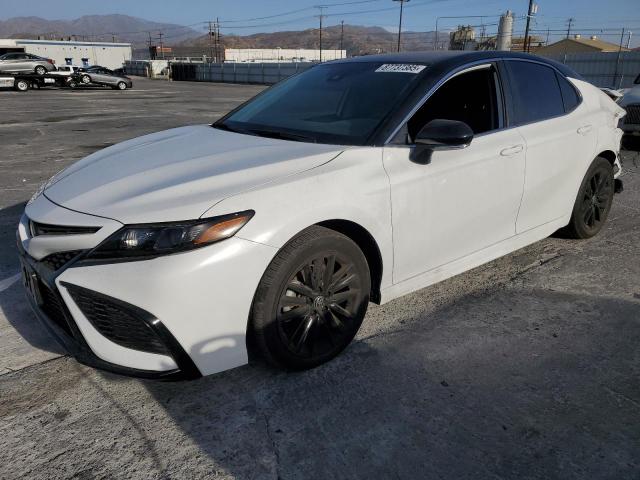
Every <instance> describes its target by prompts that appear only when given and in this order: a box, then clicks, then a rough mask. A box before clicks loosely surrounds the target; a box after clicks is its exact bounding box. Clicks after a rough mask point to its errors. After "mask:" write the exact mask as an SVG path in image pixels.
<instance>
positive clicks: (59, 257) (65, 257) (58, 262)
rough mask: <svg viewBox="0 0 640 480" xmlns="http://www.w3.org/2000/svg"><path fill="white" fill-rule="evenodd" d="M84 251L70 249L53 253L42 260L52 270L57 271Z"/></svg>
mask: <svg viewBox="0 0 640 480" xmlns="http://www.w3.org/2000/svg"><path fill="white" fill-rule="evenodd" d="M83 251H84V250H70V251H68V252H57V253H52V254H51V255H47V256H46V257H44V258H43V259H42V260H40V261H41V262H42V263H44V264H45V265H46V266H47V267H49V268H50V269H51V270H54V271H55V270H58V269H60V268H62V267H64V266H65V265H66V264H67V263H68V262H70V261H71V260H72V259H74V258H75V257H77V256H78V255H80V254H81V253H82V252H83Z"/></svg>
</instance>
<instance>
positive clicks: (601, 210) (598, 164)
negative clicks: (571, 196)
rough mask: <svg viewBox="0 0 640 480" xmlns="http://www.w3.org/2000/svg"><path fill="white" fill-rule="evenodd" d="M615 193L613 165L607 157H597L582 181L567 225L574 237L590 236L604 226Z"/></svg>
mask: <svg viewBox="0 0 640 480" xmlns="http://www.w3.org/2000/svg"><path fill="white" fill-rule="evenodd" d="M614 193H615V181H614V178H613V167H612V166H611V164H610V163H609V161H608V160H607V159H606V158H602V157H598V158H596V159H595V160H594V161H593V163H592V164H591V167H589V170H588V171H587V174H586V175H585V177H584V180H583V181H582V185H581V186H580V191H579V192H578V197H577V198H576V202H575V205H574V207H573V213H572V215H571V221H570V223H569V225H568V226H567V232H568V233H569V234H570V236H572V237H573V238H590V237H593V236H594V235H596V234H597V233H598V232H599V231H600V230H601V229H602V227H603V226H604V223H605V221H606V219H607V217H608V215H609V211H610V210H611V205H612V203H613V196H614Z"/></svg>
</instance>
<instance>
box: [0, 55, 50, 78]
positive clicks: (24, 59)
mask: <svg viewBox="0 0 640 480" xmlns="http://www.w3.org/2000/svg"><path fill="white" fill-rule="evenodd" d="M55 69H56V66H55V65H54V64H53V60H51V59H49V58H43V57H39V56H37V55H33V54H31V53H24V52H9V53H5V54H4V55H2V56H0V72H12V73H23V72H34V73H37V74H38V75H44V74H45V73H47V72H50V71H52V70H55Z"/></svg>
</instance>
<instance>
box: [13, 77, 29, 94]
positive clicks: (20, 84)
mask: <svg viewBox="0 0 640 480" xmlns="http://www.w3.org/2000/svg"><path fill="white" fill-rule="evenodd" d="M15 88H16V90H17V91H19V92H26V91H27V90H29V82H27V81H26V80H17V81H16V83H15Z"/></svg>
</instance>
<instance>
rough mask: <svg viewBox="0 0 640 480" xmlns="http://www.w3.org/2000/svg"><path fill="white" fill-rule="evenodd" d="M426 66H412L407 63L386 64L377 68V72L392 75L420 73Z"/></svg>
mask: <svg viewBox="0 0 640 480" xmlns="http://www.w3.org/2000/svg"><path fill="white" fill-rule="evenodd" d="M425 68H426V65H411V64H407V63H385V64H384V65H380V66H379V67H378V68H376V72H386V73H388V72H392V73H420V72H421V71H422V70H424V69H425Z"/></svg>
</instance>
